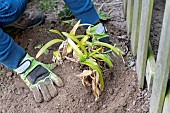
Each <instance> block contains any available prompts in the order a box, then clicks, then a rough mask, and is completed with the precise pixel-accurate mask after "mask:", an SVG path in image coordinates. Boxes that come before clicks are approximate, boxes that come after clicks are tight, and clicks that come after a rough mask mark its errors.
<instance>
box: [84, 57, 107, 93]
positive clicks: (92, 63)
mask: <svg viewBox="0 0 170 113" xmlns="http://www.w3.org/2000/svg"><path fill="white" fill-rule="evenodd" d="M81 63H82V64H84V65H87V66H89V67H90V68H92V69H93V70H96V71H97V72H98V73H99V81H100V85H101V89H102V90H104V80H103V73H102V70H101V68H100V67H99V65H98V64H97V63H96V62H95V61H94V60H85V61H84V62H81Z"/></svg>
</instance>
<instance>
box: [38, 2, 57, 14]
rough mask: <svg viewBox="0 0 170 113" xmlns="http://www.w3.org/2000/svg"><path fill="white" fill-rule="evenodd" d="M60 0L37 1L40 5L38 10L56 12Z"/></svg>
mask: <svg viewBox="0 0 170 113" xmlns="http://www.w3.org/2000/svg"><path fill="white" fill-rule="evenodd" d="M59 1H60V0H37V1H36V2H37V3H38V8H39V9H40V10H43V11H46V10H51V11H55V9H56V4H57V3H58V2H59Z"/></svg>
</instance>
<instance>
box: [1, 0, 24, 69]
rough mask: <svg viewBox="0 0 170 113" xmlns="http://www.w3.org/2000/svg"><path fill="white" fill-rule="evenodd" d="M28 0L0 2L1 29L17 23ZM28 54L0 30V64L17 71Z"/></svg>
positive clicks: (2, 0) (3, 0)
mask: <svg viewBox="0 0 170 113" xmlns="http://www.w3.org/2000/svg"><path fill="white" fill-rule="evenodd" d="M26 5H27V0H0V27H2V26H4V25H8V24H11V23H13V22H14V21H16V20H17V19H18V18H19V17H20V16H21V15H22V13H23V12H24V10H25V8H26ZM25 54H26V52H25V51H24V50H23V49H22V48H21V47H20V46H19V45H17V44H16V43H15V42H14V41H13V39H12V38H11V37H10V36H9V35H8V34H6V33H4V32H3V30H2V29H1V28H0V63H1V64H3V65H5V66H7V67H8V68H11V69H16V68H17V67H18V64H19V62H20V60H21V59H22V58H23V57H24V56H25Z"/></svg>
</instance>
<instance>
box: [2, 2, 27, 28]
mask: <svg viewBox="0 0 170 113" xmlns="http://www.w3.org/2000/svg"><path fill="white" fill-rule="evenodd" d="M27 2H28V1H27V0H15V2H14V1H11V0H5V1H0V4H1V5H0V26H4V25H8V24H11V23H13V22H14V21H16V20H17V19H18V18H19V17H20V16H21V15H22V13H23V12H24V10H25V8H26V5H27Z"/></svg>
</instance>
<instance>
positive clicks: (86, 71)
mask: <svg viewBox="0 0 170 113" xmlns="http://www.w3.org/2000/svg"><path fill="white" fill-rule="evenodd" d="M91 74H92V71H91V70H84V71H83V72H82V73H81V74H79V75H76V76H78V77H84V76H86V77H87V76H89V75H91Z"/></svg>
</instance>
